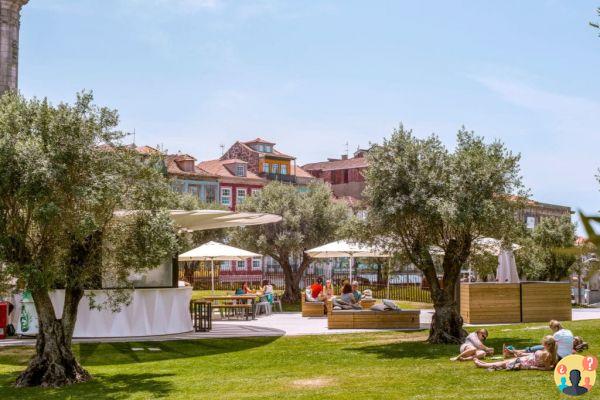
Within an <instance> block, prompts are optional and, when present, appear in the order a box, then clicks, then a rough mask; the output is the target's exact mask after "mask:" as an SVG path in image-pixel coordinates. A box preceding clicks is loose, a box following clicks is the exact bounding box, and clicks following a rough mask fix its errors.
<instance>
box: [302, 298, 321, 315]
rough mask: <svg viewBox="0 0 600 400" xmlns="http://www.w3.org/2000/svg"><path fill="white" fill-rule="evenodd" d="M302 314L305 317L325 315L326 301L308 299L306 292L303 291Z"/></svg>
mask: <svg viewBox="0 0 600 400" xmlns="http://www.w3.org/2000/svg"><path fill="white" fill-rule="evenodd" d="M301 297H302V301H301V308H302V316H303V317H324V316H325V302H323V301H306V294H305V293H302V296H301Z"/></svg>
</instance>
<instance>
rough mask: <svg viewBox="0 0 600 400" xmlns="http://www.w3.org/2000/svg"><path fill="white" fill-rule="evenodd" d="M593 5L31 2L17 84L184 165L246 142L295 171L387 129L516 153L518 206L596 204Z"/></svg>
mask: <svg viewBox="0 0 600 400" xmlns="http://www.w3.org/2000/svg"><path fill="white" fill-rule="evenodd" d="M597 6H600V2H599V1H597V0H590V1H588V0H578V1H567V0H564V1H558V0H555V1H552V0H547V1H534V0H530V1H527V2H524V1H507V0H505V1H496V2H494V3H492V2H489V1H488V2H481V1H428V2H414V1H400V0H397V1H341V0H339V1H326V0H322V1H317V0H312V1H300V0H294V1H291V0H290V1H267V0H265V1H251V0H238V1H227V0H103V1H97V0H70V1H68V0H52V1H47V0H30V4H28V5H26V6H25V7H24V9H23V12H22V24H21V48H20V51H21V53H20V56H21V58H20V63H21V64H20V89H21V91H22V92H23V93H24V94H25V95H26V96H38V97H44V96H47V97H48V98H50V99H51V100H52V101H54V102H58V101H72V100H73V98H74V93H75V92H77V91H80V90H82V89H92V90H94V93H95V95H96V100H97V102H98V103H99V104H102V105H108V106H111V107H114V108H117V109H118V110H119V111H120V113H121V117H122V128H123V129H125V130H129V131H133V130H134V129H135V131H136V143H138V144H149V145H156V144H159V143H160V144H162V145H164V147H165V148H166V149H168V150H170V151H173V152H175V151H178V150H181V151H184V152H187V153H190V154H192V155H194V156H195V157H196V158H198V159H199V160H203V159H213V158H217V157H218V156H219V155H220V151H221V150H220V147H219V145H221V144H224V145H225V146H226V147H228V146H229V145H231V144H232V143H233V142H235V140H237V139H242V140H248V139H252V138H254V137H257V136H260V137H264V138H266V139H270V140H272V141H275V142H277V144H278V148H279V149H280V150H281V151H284V152H287V153H291V154H294V155H296V156H297V157H298V161H299V164H303V163H308V162H314V161H320V160H323V159H325V158H326V157H331V156H339V155H340V154H341V153H343V152H344V151H345V143H346V142H348V143H349V147H350V149H351V150H353V149H355V148H356V147H357V146H366V145H368V143H369V142H380V141H381V139H382V138H383V137H384V136H388V135H389V134H390V133H391V131H392V130H393V128H394V127H396V126H397V125H398V124H399V123H400V122H403V123H404V125H405V126H406V127H408V128H412V129H413V130H414V131H415V133H416V134H417V135H419V136H425V135H428V134H430V133H433V132H435V133H436V134H438V135H439V136H440V137H441V138H442V139H443V140H444V142H445V143H447V144H448V145H449V146H452V145H453V143H454V137H455V133H456V131H457V129H458V128H459V127H460V126H461V125H463V124H464V125H465V126H466V127H467V128H468V129H472V130H475V131H476V132H477V133H478V134H481V135H483V136H485V137H487V138H490V139H492V138H499V139H501V140H503V141H504V142H505V143H506V144H507V145H508V147H509V148H511V149H512V150H513V151H515V152H520V153H521V154H522V163H521V166H522V172H523V176H524V178H525V183H526V185H527V186H528V187H529V188H530V189H531V192H532V194H533V198H535V199H537V200H540V201H543V202H549V203H558V204H565V205H569V206H571V207H573V208H575V209H577V208H582V209H583V210H585V211H588V212H595V211H597V210H598V209H600V193H599V191H598V189H599V188H600V185H598V184H597V183H596V181H595V179H594V174H595V172H596V170H597V168H598V167H600V157H599V154H600V146H599V144H600V98H599V93H600V80H599V79H598V78H599V73H598V71H600V37H598V33H597V32H595V31H594V30H593V29H592V28H590V27H589V26H588V21H590V20H596V19H597V17H596V15H595V8H596V7H597Z"/></svg>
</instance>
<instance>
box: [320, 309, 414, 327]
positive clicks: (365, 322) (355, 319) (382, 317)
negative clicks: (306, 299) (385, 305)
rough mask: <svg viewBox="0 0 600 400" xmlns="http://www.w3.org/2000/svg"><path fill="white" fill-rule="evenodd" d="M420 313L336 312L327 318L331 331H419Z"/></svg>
mask: <svg viewBox="0 0 600 400" xmlns="http://www.w3.org/2000/svg"><path fill="white" fill-rule="evenodd" d="M419 316H420V311H416V310H415V311H401V312H393V311H390V312H387V311H355V312H335V311H333V312H332V313H330V314H329V315H328V316H327V327H328V328H329V329H418V328H419V327H420V326H421V325H420V320H419Z"/></svg>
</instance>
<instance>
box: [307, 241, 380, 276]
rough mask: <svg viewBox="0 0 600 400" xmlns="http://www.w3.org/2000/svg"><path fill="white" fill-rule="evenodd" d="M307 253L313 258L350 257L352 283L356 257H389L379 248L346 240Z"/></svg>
mask: <svg viewBox="0 0 600 400" xmlns="http://www.w3.org/2000/svg"><path fill="white" fill-rule="evenodd" d="M305 253H306V254H308V255H309V256H310V257H313V258H337V257H349V258H350V273H349V280H350V281H352V265H354V257H389V255H388V254H385V253H383V252H382V251H381V250H379V249H377V248H374V247H369V246H365V245H363V244H360V243H351V242H348V241H346V240H338V241H337V242H331V243H327V244H325V245H323V246H319V247H315V248H314V249H310V250H306V251H305Z"/></svg>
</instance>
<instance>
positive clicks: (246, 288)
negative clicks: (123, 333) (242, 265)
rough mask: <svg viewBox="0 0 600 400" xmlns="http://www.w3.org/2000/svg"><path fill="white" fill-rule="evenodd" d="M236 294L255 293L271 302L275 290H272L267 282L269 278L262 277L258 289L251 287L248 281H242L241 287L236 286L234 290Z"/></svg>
mask: <svg viewBox="0 0 600 400" xmlns="http://www.w3.org/2000/svg"><path fill="white" fill-rule="evenodd" d="M235 294H236V295H243V294H255V295H257V296H264V297H265V298H266V299H267V301H268V302H269V303H271V304H273V300H274V299H275V291H274V290H273V285H271V284H270V283H269V280H267V279H264V280H263V281H262V283H261V285H260V287H259V288H258V289H252V288H251V287H250V285H249V284H248V282H244V283H243V284H242V287H240V288H237V289H236V290H235Z"/></svg>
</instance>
